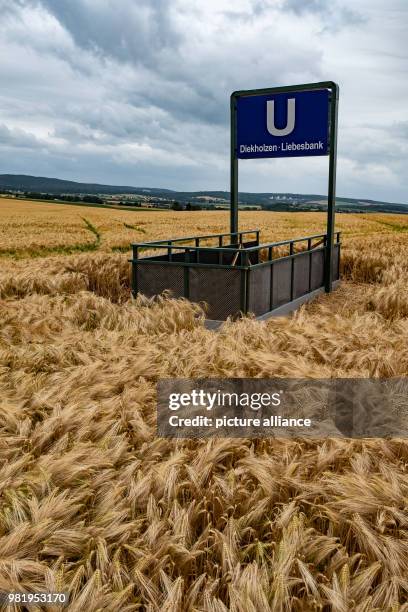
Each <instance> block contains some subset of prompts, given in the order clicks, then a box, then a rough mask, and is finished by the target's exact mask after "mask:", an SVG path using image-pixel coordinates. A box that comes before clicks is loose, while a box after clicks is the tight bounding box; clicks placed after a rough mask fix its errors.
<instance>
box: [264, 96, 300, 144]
mask: <svg viewBox="0 0 408 612" xmlns="http://www.w3.org/2000/svg"><path fill="white" fill-rule="evenodd" d="M295 102H296V101H295V98H289V99H288V105H287V115H288V118H287V121H286V127H284V128H281V129H280V128H277V127H275V100H268V101H267V103H266V128H267V130H268V132H269V133H270V134H272V136H287V135H288V134H290V133H291V132H293V130H294V129H295Z"/></svg>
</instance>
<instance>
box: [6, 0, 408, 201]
mask: <svg viewBox="0 0 408 612" xmlns="http://www.w3.org/2000/svg"><path fill="white" fill-rule="evenodd" d="M0 19H1V25H2V27H1V30H2V36H1V38H0V80H1V83H2V87H1V89H0V173H3V172H10V173H24V174H34V175H41V176H54V177H59V178H66V179H70V180H79V181H92V182H103V183H110V184H122V185H123V184H124V185H135V186H150V187H167V188H173V189H181V190H190V189H191V190H192V189H228V185H229V175H228V173H229V162H228V156H229V95H230V93H231V92H232V91H233V90H236V89H252V88H257V87H272V86H277V85H284V84H296V83H305V82H312V81H321V80H335V81H337V82H338V83H339V85H340V116H339V161H338V189H337V191H338V194H339V195H344V196H350V197H361V198H364V197H367V198H369V197H370V198H374V199H384V200H389V201H399V202H408V194H407V190H406V187H407V169H408V111H407V98H408V78H407V69H408V42H407V40H408V2H407V0H330V1H328V0H234V1H233V2H231V0H0ZM326 180H327V158H314V159H313V158H309V159H307V158H306V159H305V158H303V159H295V158H293V159H289V160H273V159H269V160H243V161H241V162H240V189H241V190H251V191H292V192H304V193H311V192H312V193H324V192H325V189H326Z"/></svg>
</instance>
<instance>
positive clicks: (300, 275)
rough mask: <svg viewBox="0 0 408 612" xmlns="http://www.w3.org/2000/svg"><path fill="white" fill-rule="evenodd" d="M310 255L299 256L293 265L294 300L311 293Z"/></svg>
mask: <svg viewBox="0 0 408 612" xmlns="http://www.w3.org/2000/svg"><path fill="white" fill-rule="evenodd" d="M309 267H310V255H309V253H305V254H304V255H297V257H295V258H294V263H293V299H294V300H296V298H298V297H300V296H302V295H305V293H309Z"/></svg>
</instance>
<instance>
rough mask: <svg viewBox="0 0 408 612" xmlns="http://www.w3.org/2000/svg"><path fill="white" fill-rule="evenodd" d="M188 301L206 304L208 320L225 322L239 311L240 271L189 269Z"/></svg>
mask: <svg viewBox="0 0 408 612" xmlns="http://www.w3.org/2000/svg"><path fill="white" fill-rule="evenodd" d="M189 280H190V300H191V301H192V302H207V304H208V307H209V308H208V312H207V317H208V318H209V319H217V320H220V321H223V320H225V319H226V318H227V317H228V316H229V315H234V314H236V313H237V312H239V311H240V309H241V304H240V288H241V271H240V270H234V269H232V270H228V269H227V268H225V269H224V268H219V269H216V268H212V269H211V268H189Z"/></svg>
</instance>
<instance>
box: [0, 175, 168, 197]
mask: <svg viewBox="0 0 408 612" xmlns="http://www.w3.org/2000/svg"><path fill="white" fill-rule="evenodd" d="M0 189H10V190H16V191H17V190H19V191H38V192H41V193H78V194H79V193H105V194H117V193H138V192H144V191H145V188H144V187H129V186H127V185H99V184H98V183H76V182H75V181H64V180H61V179H57V178H48V177H46V176H30V175H28V174H0ZM146 191H148V192H151V193H156V192H165V193H171V190H170V189H150V188H146Z"/></svg>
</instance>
